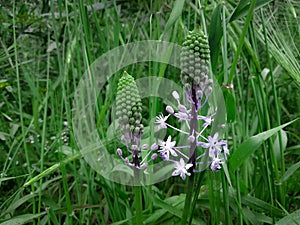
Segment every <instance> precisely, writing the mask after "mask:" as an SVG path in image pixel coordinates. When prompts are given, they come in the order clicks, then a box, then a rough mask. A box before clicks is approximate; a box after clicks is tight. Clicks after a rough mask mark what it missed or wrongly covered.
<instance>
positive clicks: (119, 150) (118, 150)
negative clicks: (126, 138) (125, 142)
mask: <svg viewBox="0 0 300 225" xmlns="http://www.w3.org/2000/svg"><path fill="white" fill-rule="evenodd" d="M117 155H118V156H122V150H121V149H120V148H118V149H117Z"/></svg>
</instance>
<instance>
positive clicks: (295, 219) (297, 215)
mask: <svg viewBox="0 0 300 225" xmlns="http://www.w3.org/2000/svg"><path fill="white" fill-rule="evenodd" d="M299 221H300V209H298V210H296V211H295V212H293V213H291V214H289V215H287V216H286V217H283V218H282V219H281V220H279V221H278V222H277V223H275V225H286V224H289V225H299V224H300V222H299Z"/></svg>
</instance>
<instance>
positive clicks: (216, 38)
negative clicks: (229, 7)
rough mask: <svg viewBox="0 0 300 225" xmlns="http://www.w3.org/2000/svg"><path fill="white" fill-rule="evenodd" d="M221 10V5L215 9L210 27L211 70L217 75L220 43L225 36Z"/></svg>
mask: <svg viewBox="0 0 300 225" xmlns="http://www.w3.org/2000/svg"><path fill="white" fill-rule="evenodd" d="M221 9H222V5H221V4H219V5H218V6H217V7H216V8H215V9H214V11H213V14H212V17H211V24H210V27H209V37H208V41H209V48H210V58H211V68H212V71H213V73H214V74H216V72H217V68H218V57H219V51H220V41H221V39H222V36H223V29H222V20H221Z"/></svg>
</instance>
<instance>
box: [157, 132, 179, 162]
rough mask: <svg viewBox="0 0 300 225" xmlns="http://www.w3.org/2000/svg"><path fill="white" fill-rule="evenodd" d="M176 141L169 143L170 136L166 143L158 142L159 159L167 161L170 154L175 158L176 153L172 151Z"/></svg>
mask: <svg viewBox="0 0 300 225" xmlns="http://www.w3.org/2000/svg"><path fill="white" fill-rule="evenodd" d="M175 144H176V141H171V136H169V137H168V139H167V141H161V142H160V144H159V145H160V148H161V150H159V152H160V155H161V157H162V158H163V160H169V158H170V153H171V155H172V156H177V153H176V152H175V150H174V147H175Z"/></svg>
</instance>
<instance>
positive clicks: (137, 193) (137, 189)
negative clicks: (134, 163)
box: [134, 169, 143, 225]
mask: <svg viewBox="0 0 300 225" xmlns="http://www.w3.org/2000/svg"><path fill="white" fill-rule="evenodd" d="M134 173H135V176H136V178H135V179H138V176H139V171H138V170H137V169H135V171H134ZM134 207H135V210H136V215H135V218H136V224H137V225H141V224H143V203H142V187H141V186H134Z"/></svg>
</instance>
